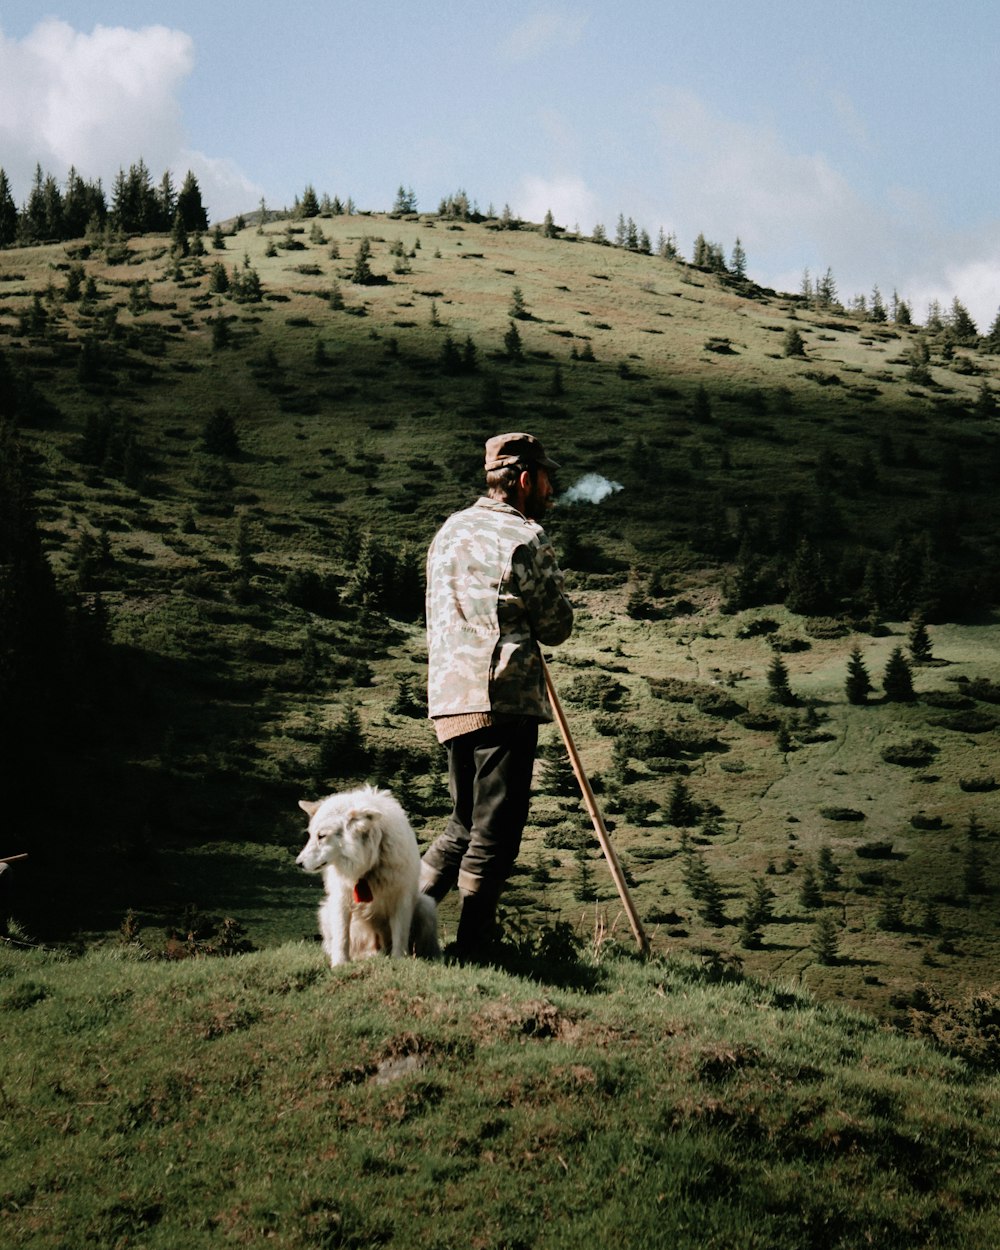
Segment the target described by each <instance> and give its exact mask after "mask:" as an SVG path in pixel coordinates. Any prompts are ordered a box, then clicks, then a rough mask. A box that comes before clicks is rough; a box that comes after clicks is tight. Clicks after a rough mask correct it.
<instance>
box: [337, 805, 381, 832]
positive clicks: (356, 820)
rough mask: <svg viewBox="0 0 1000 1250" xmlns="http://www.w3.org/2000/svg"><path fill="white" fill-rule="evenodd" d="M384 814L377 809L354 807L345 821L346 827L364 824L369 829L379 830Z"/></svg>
mask: <svg viewBox="0 0 1000 1250" xmlns="http://www.w3.org/2000/svg"><path fill="white" fill-rule="evenodd" d="M381 818H382V813H381V812H380V811H379V810H378V809H377V808H375V807H352V808H351V810H350V811H349V812H348V813H347V817H346V819H345V820H344V824H345V825H356V824H362V823H363V824H364V825H365V826H366V827H367V828H369V829H377V828H378V827H379V821H380V820H381Z"/></svg>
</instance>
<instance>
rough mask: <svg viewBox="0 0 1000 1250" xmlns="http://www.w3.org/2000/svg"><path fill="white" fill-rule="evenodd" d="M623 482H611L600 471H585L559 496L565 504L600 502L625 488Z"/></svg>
mask: <svg viewBox="0 0 1000 1250" xmlns="http://www.w3.org/2000/svg"><path fill="white" fill-rule="evenodd" d="M623 489H624V488H623V486H622V484H621V482H610V481H608V479H607V478H606V477H601V475H600V473H585V474H584V475H583V477H581V478H580V480H579V481H578V482H574V484H573V485H572V486H571V487H570V488H569V490H567V491H564V492H563V493H562V495H560V497H559V502H560V503H563V504H576V503H600V502H601V500H602V499H607V497H608V496H609V495H613V494H614V493H615V492H616V491H619V490H623Z"/></svg>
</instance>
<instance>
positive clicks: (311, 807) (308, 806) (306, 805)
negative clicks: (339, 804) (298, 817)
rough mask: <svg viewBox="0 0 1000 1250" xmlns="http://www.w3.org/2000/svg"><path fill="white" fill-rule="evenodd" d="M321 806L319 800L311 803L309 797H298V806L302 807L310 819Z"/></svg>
mask: <svg viewBox="0 0 1000 1250" xmlns="http://www.w3.org/2000/svg"><path fill="white" fill-rule="evenodd" d="M322 806H323V805H322V803H319V802H316V803H313V802H311V801H310V800H309V799H299V807H301V808H302V810H303V811H304V812H305V814H306V815H307V816H308V817H309V819H310V820H312V818H313V817H314V816H315V815H316V813H317V812H318V811H319V809H320V808H321V807H322Z"/></svg>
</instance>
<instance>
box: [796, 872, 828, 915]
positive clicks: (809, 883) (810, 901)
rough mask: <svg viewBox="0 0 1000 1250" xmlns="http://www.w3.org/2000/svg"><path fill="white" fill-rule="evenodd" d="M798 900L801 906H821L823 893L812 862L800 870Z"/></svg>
mask: <svg viewBox="0 0 1000 1250" xmlns="http://www.w3.org/2000/svg"><path fill="white" fill-rule="evenodd" d="M799 902H800V903H801V904H802V906H803V907H822V906H823V894H822V891H821V890H820V888H819V880H818V879H817V876H816V870H815V868H813V866H812V864H806V866H805V868H804V869H803V870H802V881H801V884H800V885H799Z"/></svg>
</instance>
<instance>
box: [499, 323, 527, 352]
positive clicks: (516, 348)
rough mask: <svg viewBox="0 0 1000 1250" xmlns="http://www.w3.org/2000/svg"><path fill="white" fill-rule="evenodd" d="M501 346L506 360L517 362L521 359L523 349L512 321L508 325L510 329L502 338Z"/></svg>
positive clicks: (519, 336)
mask: <svg viewBox="0 0 1000 1250" xmlns="http://www.w3.org/2000/svg"><path fill="white" fill-rule="evenodd" d="M503 346H504V351H505V352H506V353H507V359H508V360H512V361H518V360H522V359H523V357H524V348H523V346H522V344H521V335H520V334H519V333H518V329H517V326H516V325H515V324H514V322H513V321H512V322H511V323H510V329H509V330H508V331H507V333H506V334H505V335H504V336H503Z"/></svg>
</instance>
